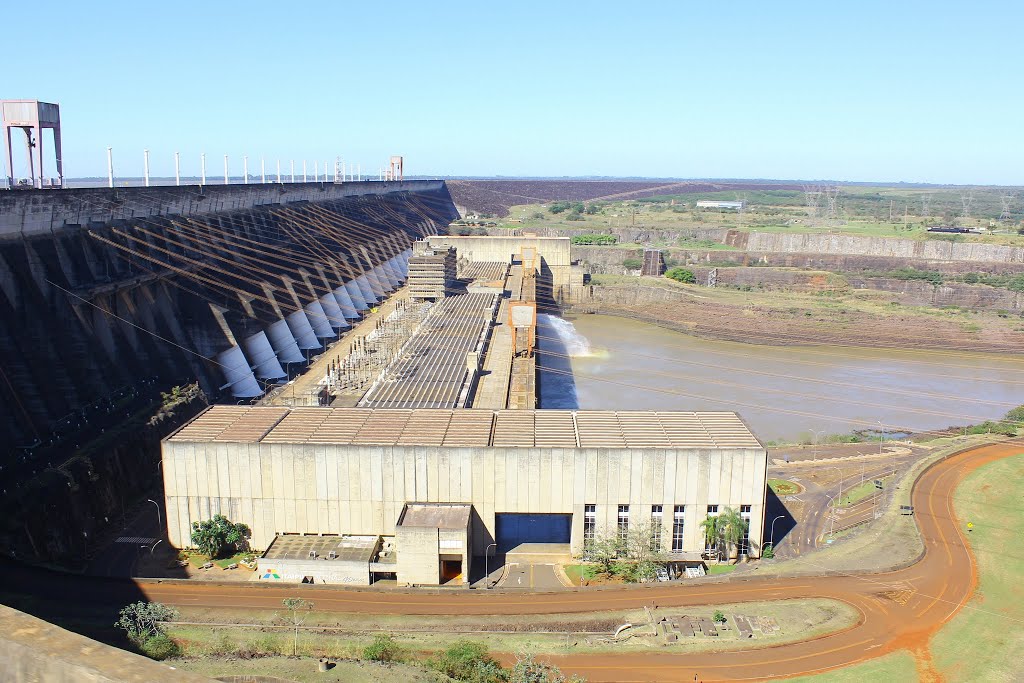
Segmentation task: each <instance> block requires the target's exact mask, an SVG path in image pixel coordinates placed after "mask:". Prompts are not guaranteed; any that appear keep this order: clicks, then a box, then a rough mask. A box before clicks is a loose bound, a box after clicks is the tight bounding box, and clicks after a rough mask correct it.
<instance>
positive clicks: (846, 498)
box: [833, 476, 892, 507]
mask: <svg viewBox="0 0 1024 683" xmlns="http://www.w3.org/2000/svg"><path fill="white" fill-rule="evenodd" d="M880 481H881V482H882V486H884V487H885V488H888V487H889V483H890V482H891V481H892V477H891V476H889V477H882V478H881V479H880ZM883 490H884V489H883ZM876 493H881V492H880V491H879V490H878V489H877V488H875V480H874V479H871V480H869V481H865V482H864V483H863V484H857V485H856V486H852V487H850V488H849V489H846V490H844V491H843V497H842V498H840V499H839V501H838V503H836V502H835V501H833V505H839V507H846V506H847V505H853V504H855V503H859V502H860V501H862V500H864V499H865V498H868V497H870V496H873V495H875V494H876Z"/></svg>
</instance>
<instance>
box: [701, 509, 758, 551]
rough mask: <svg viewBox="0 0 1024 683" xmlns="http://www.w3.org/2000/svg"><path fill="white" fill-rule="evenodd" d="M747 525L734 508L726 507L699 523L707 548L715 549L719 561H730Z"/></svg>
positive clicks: (745, 531)
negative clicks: (727, 559) (728, 559)
mask: <svg viewBox="0 0 1024 683" xmlns="http://www.w3.org/2000/svg"><path fill="white" fill-rule="evenodd" d="M749 524H750V523H749V522H748V521H747V520H745V519H743V516H742V515H740V513H739V512H738V511H737V510H736V509H735V508H730V507H727V508H725V509H723V510H722V511H721V512H719V513H718V514H717V515H712V516H710V517H708V518H707V519H705V520H704V521H703V522H701V523H700V528H701V529H703V530H704V538H705V541H706V544H707V547H709V548H715V549H716V550H717V551H718V556H719V559H725V558H730V559H731V558H733V557H734V556H735V554H737V553H738V550H739V544H740V542H741V541H742V540H743V537H744V536H745V535H746V533H747V527H748V525H749Z"/></svg>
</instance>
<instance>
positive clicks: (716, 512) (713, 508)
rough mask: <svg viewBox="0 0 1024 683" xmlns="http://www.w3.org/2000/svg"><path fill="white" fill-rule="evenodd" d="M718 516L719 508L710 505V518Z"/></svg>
mask: <svg viewBox="0 0 1024 683" xmlns="http://www.w3.org/2000/svg"><path fill="white" fill-rule="evenodd" d="M717 514H718V506H717V505H708V516H711V515H717Z"/></svg>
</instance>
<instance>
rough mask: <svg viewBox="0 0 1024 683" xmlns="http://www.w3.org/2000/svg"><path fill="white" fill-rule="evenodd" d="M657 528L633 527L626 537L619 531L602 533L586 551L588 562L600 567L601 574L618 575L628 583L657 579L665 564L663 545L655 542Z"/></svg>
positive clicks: (636, 525)
mask: <svg viewBox="0 0 1024 683" xmlns="http://www.w3.org/2000/svg"><path fill="white" fill-rule="evenodd" d="M654 537H655V534H654V527H653V525H652V524H651V523H649V522H639V523H636V524H632V525H630V526H629V528H628V529H627V530H626V533H625V534H622V533H621V532H620V530H619V529H614V530H612V531H609V530H602V531H600V532H599V533H597V534H595V536H594V539H593V540H592V541H590V542H589V543H588V544H587V546H586V548H585V551H586V552H585V555H584V557H585V559H587V560H589V561H591V562H593V563H595V564H596V565H597V567H596V570H597V573H598V574H615V575H616V576H619V577H621V578H623V579H625V580H626V581H630V582H633V581H643V580H645V579H650V578H653V577H654V575H655V574H656V573H657V570H658V567H661V566H663V565H664V563H665V554H664V552H662V549H661V547H660V544H657V545H656V544H654V543H653V542H652V540H653V538H654Z"/></svg>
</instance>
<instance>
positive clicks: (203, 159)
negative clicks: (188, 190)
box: [199, 152, 206, 185]
mask: <svg viewBox="0 0 1024 683" xmlns="http://www.w3.org/2000/svg"><path fill="white" fill-rule="evenodd" d="M199 158H200V161H201V164H202V172H203V176H202V178H203V179H202V180H201V181H200V183H199V184H200V185H206V152H203V153H202V154H200V155H199Z"/></svg>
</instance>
